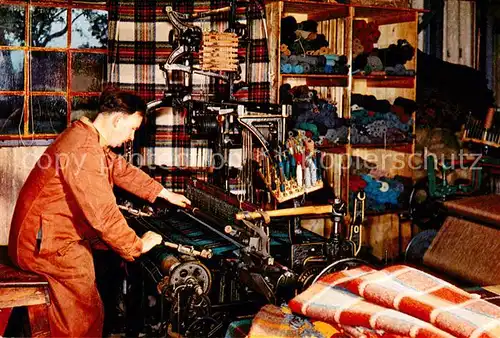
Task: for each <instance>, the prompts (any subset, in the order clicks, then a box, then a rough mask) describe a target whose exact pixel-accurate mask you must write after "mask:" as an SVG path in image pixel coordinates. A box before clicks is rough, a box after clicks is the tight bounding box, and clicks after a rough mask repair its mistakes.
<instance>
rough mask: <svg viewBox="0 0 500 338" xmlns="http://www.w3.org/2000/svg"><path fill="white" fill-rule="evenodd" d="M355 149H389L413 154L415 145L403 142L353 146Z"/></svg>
mask: <svg viewBox="0 0 500 338" xmlns="http://www.w3.org/2000/svg"><path fill="white" fill-rule="evenodd" d="M351 146H352V148H353V149H387V150H393V151H399V152H402V153H409V154H411V153H412V152H413V143H411V142H401V143H392V144H370V143H368V144H351Z"/></svg>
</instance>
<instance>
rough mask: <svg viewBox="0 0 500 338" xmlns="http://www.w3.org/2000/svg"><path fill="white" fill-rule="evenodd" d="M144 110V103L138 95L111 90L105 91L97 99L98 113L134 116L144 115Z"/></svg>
mask: <svg viewBox="0 0 500 338" xmlns="http://www.w3.org/2000/svg"><path fill="white" fill-rule="evenodd" d="M146 108H147V106H146V102H144V100H143V99H142V98H141V97H140V96H139V95H136V94H134V93H131V92H127V91H122V90H117V89H113V88H111V89H106V90H105V91H104V92H102V94H101V97H100V98H99V113H104V114H106V113H116V112H120V113H124V114H134V113H136V112H140V113H141V114H142V115H145V114H146Z"/></svg>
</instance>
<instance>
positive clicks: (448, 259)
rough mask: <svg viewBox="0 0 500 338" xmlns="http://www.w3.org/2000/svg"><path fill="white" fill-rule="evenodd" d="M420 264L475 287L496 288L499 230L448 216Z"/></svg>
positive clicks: (499, 267)
mask: <svg viewBox="0 0 500 338" xmlns="http://www.w3.org/2000/svg"><path fill="white" fill-rule="evenodd" d="M424 264H425V265H426V266H430V267H433V268H435V269H437V270H439V271H444V272H446V273H448V274H450V275H453V276H456V277H459V278H461V279H463V280H466V281H471V282H473V283H476V284H479V285H498V284H500V228H495V227H492V226H488V225H484V224H481V223H476V222H472V221H468V220H465V219H461V218H457V217H452V216H448V217H447V218H446V220H445V222H444V224H443V225H442V226H441V228H440V229H439V232H438V234H437V236H436V238H434V240H433V241H432V244H431V245H430V247H429V249H428V250H427V251H426V252H425V255H424Z"/></svg>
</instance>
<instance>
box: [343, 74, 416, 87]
mask: <svg viewBox="0 0 500 338" xmlns="http://www.w3.org/2000/svg"><path fill="white" fill-rule="evenodd" d="M352 78H353V80H356V81H366V86H367V87H378V88H413V87H414V86H415V76H390V75H353V76H352Z"/></svg>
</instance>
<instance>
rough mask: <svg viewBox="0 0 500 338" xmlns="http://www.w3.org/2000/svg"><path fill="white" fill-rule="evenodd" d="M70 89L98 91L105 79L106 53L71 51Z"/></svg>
mask: <svg viewBox="0 0 500 338" xmlns="http://www.w3.org/2000/svg"><path fill="white" fill-rule="evenodd" d="M71 68H72V69H71V75H72V79H71V90H72V91H75V92H100V91H101V90H102V84H103V83H104V82H105V81H106V69H107V64H106V55H105V54H93V53H73V55H72V61H71Z"/></svg>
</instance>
